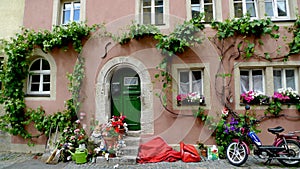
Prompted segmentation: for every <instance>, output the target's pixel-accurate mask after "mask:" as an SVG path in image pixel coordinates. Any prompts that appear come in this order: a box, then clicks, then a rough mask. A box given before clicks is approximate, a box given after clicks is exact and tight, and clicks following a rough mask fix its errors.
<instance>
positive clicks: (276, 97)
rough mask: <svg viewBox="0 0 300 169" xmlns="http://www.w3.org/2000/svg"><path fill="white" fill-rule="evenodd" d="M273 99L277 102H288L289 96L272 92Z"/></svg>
mask: <svg viewBox="0 0 300 169" xmlns="http://www.w3.org/2000/svg"><path fill="white" fill-rule="evenodd" d="M273 98H274V99H278V100H283V101H284V100H289V99H290V97H289V96H284V95H283V94H281V93H279V92H274V95H273Z"/></svg>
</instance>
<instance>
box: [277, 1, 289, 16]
mask: <svg viewBox="0 0 300 169" xmlns="http://www.w3.org/2000/svg"><path fill="white" fill-rule="evenodd" d="M277 10H278V16H287V9H286V2H285V0H278V1H277Z"/></svg>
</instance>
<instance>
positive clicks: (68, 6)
mask: <svg viewBox="0 0 300 169" xmlns="http://www.w3.org/2000/svg"><path fill="white" fill-rule="evenodd" d="M71 9H72V5H71V3H65V4H64V10H71Z"/></svg>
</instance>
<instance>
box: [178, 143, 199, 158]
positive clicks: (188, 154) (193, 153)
mask: <svg viewBox="0 0 300 169" xmlns="http://www.w3.org/2000/svg"><path fill="white" fill-rule="evenodd" d="M180 154H181V160H182V161H183V162H199V161H201V158H200V155H199V153H198V151H197V150H196V148H195V147H194V146H193V145H185V144H184V143H183V142H180Z"/></svg>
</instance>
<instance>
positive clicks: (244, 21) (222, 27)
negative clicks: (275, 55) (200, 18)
mask: <svg viewBox="0 0 300 169" xmlns="http://www.w3.org/2000/svg"><path fill="white" fill-rule="evenodd" d="M211 26H212V28H213V29H216V30H217V34H216V37H217V39H218V40H219V41H224V40H226V39H229V38H233V37H237V36H240V37H242V40H241V41H240V42H239V43H238V44H237V50H238V53H239V55H242V56H243V57H245V58H247V59H249V58H251V57H252V56H253V55H254V54H255V46H256V45H257V43H258V44H259V45H263V42H262V41H261V39H260V38H261V37H262V36H265V35H270V37H271V38H273V39H275V40H276V39H278V38H279V36H280V35H279V34H278V33H274V32H277V31H278V30H279V26H277V25H275V24H273V22H272V21H271V19H270V18H267V19H259V20H258V19H253V20H252V19H251V18H250V15H245V16H243V17H241V18H238V19H236V18H235V19H231V20H229V19H227V20H225V21H224V22H217V21H213V22H212V23H211ZM251 37H253V38H254V40H253V42H250V41H249V40H248V39H247V38H251ZM234 41H235V42H236V41H237V40H236V39H235V40H234ZM244 42H245V43H246V44H245V43H244ZM215 44H217V43H216V42H215ZM223 45H224V43H221V46H219V47H218V49H220V50H222V52H221V53H222V54H223V55H224V54H225V53H224V52H226V51H229V50H228V49H224V46H223ZM217 46H218V45H217ZM234 46H235V44H234V45H231V46H229V48H231V47H234ZM242 53H243V54H242ZM223 55H222V56H223ZM265 59H267V60H269V59H270V57H269V53H267V54H265Z"/></svg>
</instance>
